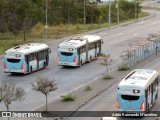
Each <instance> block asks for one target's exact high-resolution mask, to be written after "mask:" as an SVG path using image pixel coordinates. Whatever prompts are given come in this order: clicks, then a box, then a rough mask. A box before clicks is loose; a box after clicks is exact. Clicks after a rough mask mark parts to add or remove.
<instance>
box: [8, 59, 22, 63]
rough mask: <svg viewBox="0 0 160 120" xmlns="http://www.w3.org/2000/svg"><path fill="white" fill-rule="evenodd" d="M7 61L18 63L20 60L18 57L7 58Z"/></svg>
mask: <svg viewBox="0 0 160 120" xmlns="http://www.w3.org/2000/svg"><path fill="white" fill-rule="evenodd" d="M7 61H8V62H11V63H18V62H20V59H7Z"/></svg>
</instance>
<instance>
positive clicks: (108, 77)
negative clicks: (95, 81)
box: [103, 75, 113, 80]
mask: <svg viewBox="0 0 160 120" xmlns="http://www.w3.org/2000/svg"><path fill="white" fill-rule="evenodd" d="M103 79H105V80H110V79H113V77H112V76H110V75H104V76H103Z"/></svg>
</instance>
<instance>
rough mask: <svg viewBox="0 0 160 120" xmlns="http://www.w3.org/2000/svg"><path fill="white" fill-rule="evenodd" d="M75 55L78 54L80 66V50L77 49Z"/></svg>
mask: <svg viewBox="0 0 160 120" xmlns="http://www.w3.org/2000/svg"><path fill="white" fill-rule="evenodd" d="M77 54H78V64H81V63H80V62H81V58H80V48H77Z"/></svg>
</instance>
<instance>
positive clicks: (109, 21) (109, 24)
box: [108, 0, 111, 29]
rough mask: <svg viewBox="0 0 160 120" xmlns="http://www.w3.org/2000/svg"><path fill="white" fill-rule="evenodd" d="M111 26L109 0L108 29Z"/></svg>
mask: <svg viewBox="0 0 160 120" xmlns="http://www.w3.org/2000/svg"><path fill="white" fill-rule="evenodd" d="M110 28H111V0H109V13H108V29H110Z"/></svg>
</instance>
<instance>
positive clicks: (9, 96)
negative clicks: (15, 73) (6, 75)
mask: <svg viewBox="0 0 160 120" xmlns="http://www.w3.org/2000/svg"><path fill="white" fill-rule="evenodd" d="M24 96H25V92H24V90H23V89H22V88H21V87H16V86H15V84H14V83H13V82H6V81H3V82H2V84H1V86H0V102H4V104H5V106H6V108H7V111H9V105H10V104H11V103H12V102H13V101H17V100H19V101H21V100H24ZM8 120H9V118H8Z"/></svg>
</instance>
